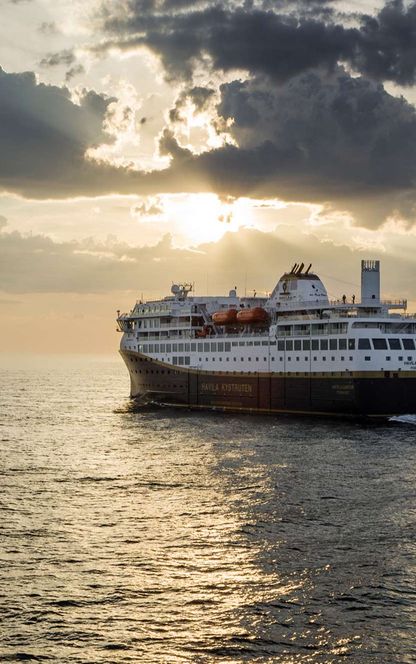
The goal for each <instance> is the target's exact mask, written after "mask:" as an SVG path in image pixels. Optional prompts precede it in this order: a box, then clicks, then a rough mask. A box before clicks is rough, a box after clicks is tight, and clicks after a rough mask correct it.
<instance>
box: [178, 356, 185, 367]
mask: <svg viewBox="0 0 416 664" xmlns="http://www.w3.org/2000/svg"><path fill="white" fill-rule="evenodd" d="M183 360H184V358H183V357H180V358H179V364H181V365H182V364H183V363H184V362H183Z"/></svg>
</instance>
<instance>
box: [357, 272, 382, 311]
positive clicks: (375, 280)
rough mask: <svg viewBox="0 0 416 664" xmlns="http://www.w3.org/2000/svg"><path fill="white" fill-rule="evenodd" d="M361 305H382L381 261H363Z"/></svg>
mask: <svg viewBox="0 0 416 664" xmlns="http://www.w3.org/2000/svg"><path fill="white" fill-rule="evenodd" d="M361 304H366V305H368V306H379V305H380V261H361Z"/></svg>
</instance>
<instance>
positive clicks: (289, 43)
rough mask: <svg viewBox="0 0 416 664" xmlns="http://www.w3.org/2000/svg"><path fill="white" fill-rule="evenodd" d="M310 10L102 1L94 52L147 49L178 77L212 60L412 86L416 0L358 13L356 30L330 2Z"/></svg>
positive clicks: (220, 66)
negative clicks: (342, 73) (352, 73)
mask: <svg viewBox="0 0 416 664" xmlns="http://www.w3.org/2000/svg"><path fill="white" fill-rule="evenodd" d="M308 5H309V9H306V8H307V7H308ZM310 5H311V3H305V2H291V3H287V2H286V3H282V2H277V3H276V2H263V3H261V2H260V3H254V2H248V3H235V2H232V1H231V0H229V1H228V2H226V1H224V2H222V3H217V4H215V5H212V4H211V3H203V2H196V3H191V2H168V1H165V2H160V1H156V0H154V1H151V0H130V2H127V3H119V4H109V3H107V2H105V3H104V4H103V8H102V11H101V13H100V15H99V22H100V25H101V27H102V28H103V29H104V31H105V32H106V33H107V35H108V41H107V42H104V43H101V44H99V45H97V47H96V50H97V51H100V50H106V49H109V48H114V47H117V48H119V49H121V50H132V49H135V48H139V47H142V46H147V47H148V48H150V49H151V50H152V51H154V52H155V53H156V54H157V55H159V56H160V58H161V60H162V62H163V65H164V67H165V70H166V72H167V73H168V76H170V77H174V78H184V77H185V78H192V74H193V71H194V69H195V67H196V65H197V63H199V64H201V63H202V64H203V66H205V67H206V65H207V56H208V59H209V64H210V67H211V68H212V69H214V70H221V71H224V72H228V71H232V70H236V69H238V70H240V69H242V70H245V71H248V72H249V73H251V74H266V75H268V76H270V77H271V78H273V79H274V80H275V81H280V82H285V81H287V80H288V79H289V78H291V77H293V76H297V75H298V74H299V73H301V72H303V71H307V70H309V69H314V68H316V67H323V68H325V69H327V70H329V71H331V70H332V69H333V67H334V66H335V65H337V64H340V63H348V64H349V65H350V66H351V67H353V68H355V69H356V70H357V71H358V72H360V73H362V74H365V75H369V76H371V77H373V78H375V79H376V80H380V81H387V80H388V81H394V82H396V83H399V84H401V85H411V84H413V83H414V82H415V80H416V49H415V47H414V34H415V31H416V3H415V2H411V3H410V4H409V5H405V4H404V2H403V0H391V1H390V2H387V3H386V5H385V6H384V7H383V8H382V9H381V10H380V11H379V12H378V14H376V15H374V16H370V15H368V14H363V15H361V16H357V17H356V18H357V25H356V26H355V27H349V26H348V25H345V21H344V23H343V22H342V16H341V17H340V15H339V14H337V13H335V12H333V11H332V9H331V7H330V3H327V2H325V0H324V1H323V2H322V3H320V2H314V3H312V8H311V6H310Z"/></svg>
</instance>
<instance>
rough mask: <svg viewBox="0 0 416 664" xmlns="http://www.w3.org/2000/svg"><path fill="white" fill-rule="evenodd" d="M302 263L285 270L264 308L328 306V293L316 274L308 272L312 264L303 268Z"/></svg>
mask: <svg viewBox="0 0 416 664" xmlns="http://www.w3.org/2000/svg"><path fill="white" fill-rule="evenodd" d="M304 267H305V265H304V263H301V264H300V265H298V263H295V265H294V266H293V267H292V269H291V271H290V272H285V273H284V274H283V276H282V277H280V279H279V281H278V282H277V284H276V286H275V288H274V290H273V292H272V294H271V296H270V298H269V300H268V301H267V305H266V308H267V309H269V310H273V309H275V310H279V309H280V310H282V309H302V308H305V307H313V306H318V307H320V306H328V305H329V300H328V293H327V292H326V288H325V286H324V285H323V283H322V281H321V280H320V279H319V277H318V276H317V275H316V274H313V273H312V272H310V269H311V267H312V264H311V265H309V267H308V268H307V269H306V270H305V271H303V270H304Z"/></svg>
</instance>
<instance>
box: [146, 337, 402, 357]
mask: <svg viewBox="0 0 416 664" xmlns="http://www.w3.org/2000/svg"><path fill="white" fill-rule="evenodd" d="M269 345H270V346H275V345H276V342H275V341H270V342H269V341H233V342H229V341H225V342H223V341H218V342H215V341H211V342H209V341H204V342H198V343H197V342H194V343H169V344H164V343H161V344H139V348H138V349H139V351H140V352H142V353H145V354H147V353H189V352H191V353H192V352H199V353H201V352H203V353H217V352H218V353H224V352H225V353H228V352H230V351H231V348H232V347H233V348H234V347H236V346H238V347H246V346H248V347H251V346H269ZM357 346H358V350H372V349H374V350H388V349H390V350H402V349H404V350H415V342H414V340H413V339H397V338H389V339H381V338H375V339H368V338H361V339H358V344H357ZM355 348H356V340H355V339H346V338H341V339H335V338H334V339H303V340H300V339H295V340H293V339H279V340H278V341H277V350H280V351H289V352H290V351H297V350H298V351H299V350H300V351H302V350H303V351H310V350H312V351H313V350H320V351H327V350H341V351H343V350H355Z"/></svg>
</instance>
